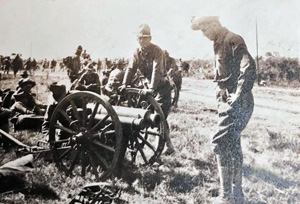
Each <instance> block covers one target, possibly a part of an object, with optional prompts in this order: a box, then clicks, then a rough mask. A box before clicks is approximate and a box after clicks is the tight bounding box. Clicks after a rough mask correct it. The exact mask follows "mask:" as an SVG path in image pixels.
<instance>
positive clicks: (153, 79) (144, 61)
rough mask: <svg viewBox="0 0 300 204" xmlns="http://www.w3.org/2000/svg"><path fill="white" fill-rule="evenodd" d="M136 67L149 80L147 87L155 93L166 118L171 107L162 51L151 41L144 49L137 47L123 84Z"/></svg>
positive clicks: (129, 78)
mask: <svg viewBox="0 0 300 204" xmlns="http://www.w3.org/2000/svg"><path fill="white" fill-rule="evenodd" d="M137 69H139V70H140V72H141V74H142V75H144V77H145V78H146V79H148V80H149V81H150V86H149V88H150V89H153V90H154V92H155V93H157V97H156V100H157V102H158V103H160V105H161V108H162V111H163V112H164V114H165V117H166V118H167V116H168V114H169V109H170V107H171V86H170V83H169V81H168V80H167V71H166V69H165V66H164V60H163V51H162V50H161V49H160V48H159V47H158V46H157V45H154V44H152V43H151V44H150V45H149V46H148V47H146V48H144V49H141V48H139V49H137V51H136V52H135V54H134V58H133V62H132V66H129V67H128V68H127V69H126V72H125V76H124V81H123V84H125V85H128V84H129V82H130V81H131V80H132V79H133V75H134V74H135V73H136V72H137Z"/></svg>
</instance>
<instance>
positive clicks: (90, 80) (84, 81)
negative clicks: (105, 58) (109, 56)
mask: <svg viewBox="0 0 300 204" xmlns="http://www.w3.org/2000/svg"><path fill="white" fill-rule="evenodd" d="M75 89H77V90H82V91H84V90H87V91H92V92H95V93H98V94H100V79H99V75H98V74H97V73H95V72H92V73H88V71H87V72H85V73H84V74H83V75H82V76H81V77H80V79H79V80H78V85H77V86H76V87H75Z"/></svg>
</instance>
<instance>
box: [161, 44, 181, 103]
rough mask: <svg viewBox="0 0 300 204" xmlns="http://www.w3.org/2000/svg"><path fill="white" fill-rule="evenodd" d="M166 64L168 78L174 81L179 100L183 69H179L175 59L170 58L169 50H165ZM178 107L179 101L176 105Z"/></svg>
mask: <svg viewBox="0 0 300 204" xmlns="http://www.w3.org/2000/svg"><path fill="white" fill-rule="evenodd" d="M164 62H165V63H164V64H165V67H166V70H167V72H168V77H169V78H170V79H171V80H173V82H174V84H175V85H176V88H177V93H178V98H179V93H180V90H181V84H182V75H181V71H180V70H181V69H180V70H179V69H178V66H177V64H176V60H175V59H174V58H173V57H170V55H169V53H168V51H167V50H164ZM174 105H175V106H177V101H176V104H174Z"/></svg>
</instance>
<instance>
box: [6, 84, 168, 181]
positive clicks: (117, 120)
mask: <svg viewBox="0 0 300 204" xmlns="http://www.w3.org/2000/svg"><path fill="white" fill-rule="evenodd" d="M165 134H167V126H166V122H165V118H164V115H163V112H162V110H161V108H160V106H159V105H158V103H157V102H156V101H155V99H154V98H153V96H152V95H149V94H147V95H143V94H142V93H141V89H137V88H128V89H127V90H126V91H125V93H123V94H122V95H120V96H119V101H118V104H117V105H116V106H112V105H111V104H110V103H109V102H108V100H106V99H105V98H104V97H103V96H101V95H99V94H96V93H93V92H89V91H72V92H71V93H70V94H69V95H67V96H66V97H65V98H64V99H62V100H61V101H60V103H59V104H58V105H57V107H56V108H55V110H54V112H53V114H52V118H51V120H50V127H49V138H48V142H49V144H46V145H45V144H44V145H43V147H39V146H37V147H30V146H27V145H25V144H23V143H21V142H20V141H18V140H16V139H15V138H14V137H13V136H10V135H8V134H7V133H5V132H4V131H2V132H1V135H2V137H4V138H5V140H6V141H9V142H10V143H13V144H14V146H17V147H18V149H19V150H21V151H23V152H25V153H45V154H46V155H47V157H49V155H50V156H51V158H52V159H53V161H54V162H55V163H56V164H57V166H58V168H59V169H61V170H63V171H64V172H65V173H66V174H67V175H81V176H85V175H87V174H90V175H93V177H95V179H97V180H99V181H100V180H101V181H104V180H106V179H108V178H109V177H110V176H111V175H112V174H114V175H117V176H118V175H120V170H121V168H122V163H123V160H124V159H126V160H131V162H132V163H135V164H137V165H152V164H154V163H155V162H158V161H159V157H160V155H161V153H162V151H163V149H164V145H165V140H164V138H165ZM127 148H128V151H127V154H125V152H126V149H127Z"/></svg>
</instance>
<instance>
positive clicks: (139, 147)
mask: <svg viewBox="0 0 300 204" xmlns="http://www.w3.org/2000/svg"><path fill="white" fill-rule="evenodd" d="M135 143H136V146H137V149H138V150H139V152H140V153H141V156H142V158H143V160H144V162H145V164H148V160H147V158H146V155H145V153H144V150H143V148H142V147H141V145H140V143H139V141H138V139H137V138H135Z"/></svg>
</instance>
